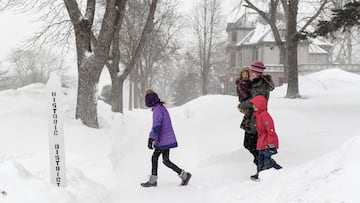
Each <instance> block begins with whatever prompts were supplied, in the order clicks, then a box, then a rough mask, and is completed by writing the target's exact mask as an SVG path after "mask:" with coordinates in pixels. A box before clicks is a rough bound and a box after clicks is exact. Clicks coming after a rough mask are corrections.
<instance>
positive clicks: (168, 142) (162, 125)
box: [149, 103, 178, 149]
mask: <svg viewBox="0 0 360 203" xmlns="http://www.w3.org/2000/svg"><path fill="white" fill-rule="evenodd" d="M152 110H153V125H152V128H151V132H150V135H149V137H150V138H152V139H154V147H155V149H170V148H174V147H177V146H178V145H177V141H176V137H175V133H174V130H173V127H172V125H171V119H170V115H169V112H168V111H167V109H166V108H165V107H164V106H163V105H162V104H160V103H158V104H155V106H154V107H153V109H152Z"/></svg>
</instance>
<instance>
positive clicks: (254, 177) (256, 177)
mask: <svg viewBox="0 0 360 203" xmlns="http://www.w3.org/2000/svg"><path fill="white" fill-rule="evenodd" d="M250 179H251V180H253V181H260V179H259V173H256V174H255V175H252V176H250Z"/></svg>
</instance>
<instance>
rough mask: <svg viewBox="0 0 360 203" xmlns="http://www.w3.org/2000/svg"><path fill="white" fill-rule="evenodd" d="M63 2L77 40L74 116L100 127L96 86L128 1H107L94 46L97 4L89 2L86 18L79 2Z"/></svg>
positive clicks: (72, 0)
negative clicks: (76, 87)
mask: <svg viewBox="0 0 360 203" xmlns="http://www.w3.org/2000/svg"><path fill="white" fill-rule="evenodd" d="M64 3H65V6H66V9H67V11H68V14H69V17H70V19H71V22H72V24H73V26H74V30H75V39H76V51H77V61H78V74H79V79H78V93H77V94H78V97H77V105H76V113H75V117H76V118H77V119H78V118H79V119H81V121H82V122H83V123H84V124H85V125H87V126H89V127H93V128H99V124H98V119H97V96H96V95H97V86H96V85H97V84H98V82H99V78H100V74H101V70H102V68H103V67H104V65H105V62H106V59H107V57H108V53H109V49H110V45H111V42H112V39H113V36H114V33H115V30H116V29H115V28H116V25H117V24H118V21H119V16H120V14H121V13H122V11H124V9H125V4H126V0H109V1H107V4H106V9H105V13H104V17H103V19H102V25H101V29H100V32H99V35H98V39H97V42H95V43H94V44H92V43H91V36H92V35H93V33H92V25H93V19H94V14H95V7H96V6H95V5H96V1H95V0H87V7H86V13H85V15H83V14H82V13H81V11H80V9H79V5H78V4H77V1H76V0H64ZM121 5H123V6H121Z"/></svg>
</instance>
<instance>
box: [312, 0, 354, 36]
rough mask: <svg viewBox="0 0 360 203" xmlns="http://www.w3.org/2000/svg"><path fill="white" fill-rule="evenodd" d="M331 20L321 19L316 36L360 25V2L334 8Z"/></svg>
mask: <svg viewBox="0 0 360 203" xmlns="http://www.w3.org/2000/svg"><path fill="white" fill-rule="evenodd" d="M332 12H333V13H332V17H331V19H330V20H321V21H319V23H318V25H317V26H318V28H317V29H316V31H315V32H314V33H313V35H314V36H326V35H328V34H332V33H334V32H337V31H339V30H340V29H342V31H345V30H346V29H349V28H352V27H354V26H359V25H360V2H359V1H353V2H349V3H347V4H345V5H344V7H343V8H342V9H332Z"/></svg>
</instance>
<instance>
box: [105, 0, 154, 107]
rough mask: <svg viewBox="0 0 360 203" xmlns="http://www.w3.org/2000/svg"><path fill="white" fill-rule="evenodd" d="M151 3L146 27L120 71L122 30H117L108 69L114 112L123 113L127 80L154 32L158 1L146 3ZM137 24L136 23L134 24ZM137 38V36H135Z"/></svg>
mask: <svg viewBox="0 0 360 203" xmlns="http://www.w3.org/2000/svg"><path fill="white" fill-rule="evenodd" d="M146 2H148V3H149V7H148V15H147V18H146V22H145V25H144V27H143V29H142V31H141V35H140V36H139V38H136V41H137V43H135V44H133V47H132V49H131V50H130V52H129V53H128V55H127V56H128V58H127V61H126V63H124V64H123V65H124V68H123V69H122V70H120V67H119V66H120V65H119V64H120V41H119V40H120V29H119V26H118V27H117V30H116V35H115V38H114V41H113V44H112V49H111V51H112V52H111V57H110V59H111V60H109V61H107V67H108V69H109V72H110V76H111V80H112V87H113V88H112V108H111V109H112V111H114V112H120V113H122V112H123V86H124V81H125V79H126V78H127V77H128V76H129V74H130V73H131V72H132V71H133V69H134V67H135V65H136V63H137V62H138V60H139V58H140V56H141V53H142V51H143V49H144V46H145V45H146V41H147V38H148V36H149V33H150V32H151V31H152V30H153V27H154V22H153V20H154V15H155V11H156V6H157V2H158V0H149V1H146ZM134 23H136V22H134ZM135 36H136V35H135Z"/></svg>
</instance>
